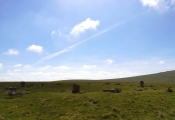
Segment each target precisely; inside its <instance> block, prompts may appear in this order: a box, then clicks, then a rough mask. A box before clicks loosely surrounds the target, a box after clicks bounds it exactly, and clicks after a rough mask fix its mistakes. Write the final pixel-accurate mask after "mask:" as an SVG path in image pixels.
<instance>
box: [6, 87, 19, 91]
mask: <svg viewBox="0 0 175 120" xmlns="http://www.w3.org/2000/svg"><path fill="white" fill-rule="evenodd" d="M16 89H17V88H16V87H5V90H14V91H16Z"/></svg>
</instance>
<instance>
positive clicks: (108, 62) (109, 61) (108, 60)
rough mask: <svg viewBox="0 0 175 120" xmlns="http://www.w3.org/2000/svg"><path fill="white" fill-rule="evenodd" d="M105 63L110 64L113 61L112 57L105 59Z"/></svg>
mask: <svg viewBox="0 0 175 120" xmlns="http://www.w3.org/2000/svg"><path fill="white" fill-rule="evenodd" d="M105 63H107V64H112V63H114V60H112V59H107V60H106V61H105Z"/></svg>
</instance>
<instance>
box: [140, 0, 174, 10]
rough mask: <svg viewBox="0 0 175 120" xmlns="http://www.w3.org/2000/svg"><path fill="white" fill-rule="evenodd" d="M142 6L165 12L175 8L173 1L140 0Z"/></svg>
mask: <svg viewBox="0 0 175 120" xmlns="http://www.w3.org/2000/svg"><path fill="white" fill-rule="evenodd" d="M140 2H141V3H142V5H143V6H147V7H150V8H153V9H155V10H157V11H167V10H169V9H171V8H175V0H140Z"/></svg>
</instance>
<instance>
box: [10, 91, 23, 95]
mask: <svg viewBox="0 0 175 120" xmlns="http://www.w3.org/2000/svg"><path fill="white" fill-rule="evenodd" d="M8 95H9V96H15V95H23V93H22V92H21V91H9V93H8Z"/></svg>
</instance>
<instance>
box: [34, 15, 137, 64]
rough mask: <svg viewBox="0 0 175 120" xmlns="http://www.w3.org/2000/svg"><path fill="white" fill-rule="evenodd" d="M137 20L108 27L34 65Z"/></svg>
mask: <svg viewBox="0 0 175 120" xmlns="http://www.w3.org/2000/svg"><path fill="white" fill-rule="evenodd" d="M136 18H138V16H137V17H133V18H131V19H129V20H127V21H122V22H119V23H116V24H114V25H112V26H111V27H108V28H106V29H104V30H102V31H100V32H98V33H97V34H95V35H92V36H90V37H89V38H86V39H84V40H82V41H80V42H78V43H75V44H73V45H71V46H69V47H66V48H64V49H63V50H61V51H58V52H56V53H53V54H51V55H48V56H46V57H44V58H42V59H41V60H39V61H37V62H36V63H35V64H34V65H38V64H41V63H44V62H45V61H47V60H49V59H52V58H54V57H56V56H58V55H60V54H63V53H66V52H68V51H71V50H72V49H74V48H76V47H78V46H79V45H81V44H83V43H85V42H87V41H89V40H91V39H93V38H95V37H98V36H100V35H102V34H104V33H106V32H108V31H110V30H113V29H115V28H118V27H120V26H122V25H125V24H127V23H128V22H130V21H133V20H135V19H136Z"/></svg>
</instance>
